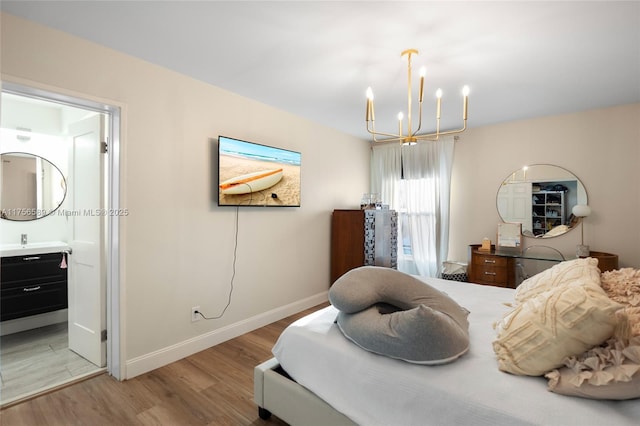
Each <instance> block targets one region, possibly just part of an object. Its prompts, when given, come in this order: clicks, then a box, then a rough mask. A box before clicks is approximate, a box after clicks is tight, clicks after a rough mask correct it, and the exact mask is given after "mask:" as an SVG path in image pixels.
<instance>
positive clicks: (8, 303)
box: [0, 253, 67, 321]
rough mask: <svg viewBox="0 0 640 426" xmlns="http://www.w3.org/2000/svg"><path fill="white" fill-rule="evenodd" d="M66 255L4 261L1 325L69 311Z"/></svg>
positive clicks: (0, 289) (0, 281) (0, 274)
mask: <svg viewBox="0 0 640 426" xmlns="http://www.w3.org/2000/svg"><path fill="white" fill-rule="evenodd" d="M62 256H65V255H64V254H63V253H47V254H34V255H25V256H11V257H3V258H2V270H1V271H0V321H6V320H11V319H16V318H22V317H27V316H30V315H36V314H42V313H45V312H52V311H57V310H59V309H66V308H67V269H65V268H61V267H60V264H61V261H62Z"/></svg>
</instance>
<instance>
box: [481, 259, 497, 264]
mask: <svg viewBox="0 0 640 426" xmlns="http://www.w3.org/2000/svg"><path fill="white" fill-rule="evenodd" d="M484 263H496V261H495V259H485V260H484Z"/></svg>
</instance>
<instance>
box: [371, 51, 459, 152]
mask: <svg viewBox="0 0 640 426" xmlns="http://www.w3.org/2000/svg"><path fill="white" fill-rule="evenodd" d="M417 54H418V51H417V50H415V49H407V50H405V51H404V52H402V54H401V56H405V55H406V56H407V69H408V77H407V80H408V84H407V86H408V87H407V97H408V101H407V128H406V133H403V128H402V120H403V118H404V114H403V113H402V112H400V113H398V133H383V132H376V127H375V114H374V109H373V90H371V87H369V88H367V114H366V119H367V131H368V132H369V133H371V135H372V136H373V141H374V142H393V141H398V142H401V143H402V144H403V145H415V144H416V143H417V142H418V141H419V140H429V141H435V140H438V138H439V137H440V136H445V135H454V134H457V133H462V132H464V131H465V130H466V129H467V106H468V104H469V87H468V86H464V88H463V89H462V95H463V96H464V102H463V105H462V128H460V129H457V130H447V131H440V110H441V101H442V90H441V89H438V90H437V91H436V131H435V132H433V133H428V134H420V133H418V132H419V131H420V128H421V127H422V99H423V95H424V76H425V68H424V67H422V68H421V69H420V91H419V96H418V103H419V110H418V111H419V112H418V115H419V120H418V128H417V129H416V130H415V131H413V129H412V127H411V125H412V122H411V55H417ZM377 137H383V139H377Z"/></svg>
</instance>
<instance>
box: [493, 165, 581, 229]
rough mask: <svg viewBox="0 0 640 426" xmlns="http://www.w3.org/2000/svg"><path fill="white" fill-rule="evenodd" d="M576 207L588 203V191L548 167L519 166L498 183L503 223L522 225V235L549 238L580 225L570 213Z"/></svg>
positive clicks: (573, 178) (562, 172) (567, 174)
mask: <svg viewBox="0 0 640 426" xmlns="http://www.w3.org/2000/svg"><path fill="white" fill-rule="evenodd" d="M576 204H584V205H586V204H588V200H587V191H586V189H585V187H584V185H583V184H582V182H580V180H579V179H578V178H577V177H576V176H575V175H574V174H573V173H571V172H570V171H568V170H566V169H563V168H562V167H558V166H554V165H550V164H533V165H530V166H525V167H522V168H520V169H518V170H516V171H514V172H513V173H511V174H510V175H509V176H507V177H506V178H505V179H504V181H503V182H502V183H501V184H500V188H499V189H498V195H497V197H496V205H497V208H498V214H499V215H500V218H501V219H502V220H503V221H504V222H515V223H521V224H522V235H524V236H525V237H533V238H550V237H555V236H558V235H562V234H564V233H566V232H568V231H570V230H571V229H573V228H575V226H576V225H577V224H578V223H579V222H578V220H577V218H576V217H575V216H573V215H572V214H571V210H572V209H573V207H574V206H575V205H576Z"/></svg>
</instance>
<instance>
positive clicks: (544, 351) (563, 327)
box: [493, 278, 621, 376]
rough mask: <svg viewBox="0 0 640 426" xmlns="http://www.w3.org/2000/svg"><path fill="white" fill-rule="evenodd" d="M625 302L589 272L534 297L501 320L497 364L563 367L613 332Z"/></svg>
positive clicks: (525, 368)
mask: <svg viewBox="0 0 640 426" xmlns="http://www.w3.org/2000/svg"><path fill="white" fill-rule="evenodd" d="M620 308H621V305H620V304H618V303H616V302H614V301H613V300H611V299H609V298H608V297H607V295H606V294H605V293H604V290H602V288H600V287H599V286H598V285H597V284H595V285H594V284H593V283H591V282H589V281H588V278H580V279H576V280H575V281H573V282H571V283H567V284H565V285H563V286H561V287H555V288H552V289H551V290H548V291H546V292H544V293H541V294H538V295H537V296H535V297H531V298H530V299H528V300H526V301H525V302H524V303H522V304H520V305H518V306H517V307H516V308H515V309H513V310H512V311H510V312H508V313H507V314H506V315H505V316H504V317H503V318H502V320H501V321H499V322H498V323H497V324H496V330H497V339H496V340H495V341H494V342H493V349H494V351H495V353H496V355H497V357H498V367H499V368H500V370H502V371H506V372H509V373H513V374H519V375H529V376H540V375H542V374H544V373H546V372H548V371H550V370H552V369H554V368H558V367H560V366H562V363H563V360H564V359H565V358H566V357H568V356H577V355H579V354H581V353H583V352H584V351H586V350H587V349H591V348H593V347H594V346H596V345H600V344H601V343H603V342H604V341H606V340H607V339H608V338H609V337H611V335H612V334H613V331H614V329H615V326H616V324H617V319H616V317H615V312H616V311H617V310H618V309H620Z"/></svg>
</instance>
